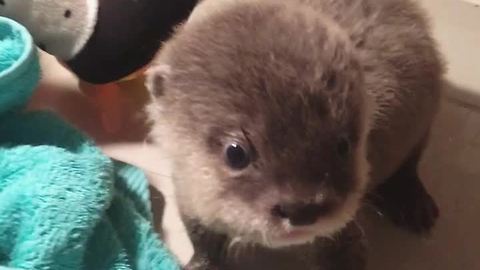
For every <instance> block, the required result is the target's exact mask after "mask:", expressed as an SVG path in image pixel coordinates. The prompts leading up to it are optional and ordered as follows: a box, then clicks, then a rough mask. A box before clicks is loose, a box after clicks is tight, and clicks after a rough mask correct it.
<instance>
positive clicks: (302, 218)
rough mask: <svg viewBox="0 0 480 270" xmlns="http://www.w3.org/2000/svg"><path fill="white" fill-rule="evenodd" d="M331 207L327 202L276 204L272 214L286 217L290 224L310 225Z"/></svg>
mask: <svg viewBox="0 0 480 270" xmlns="http://www.w3.org/2000/svg"><path fill="white" fill-rule="evenodd" d="M330 209H331V207H330V205H329V204H328V203H290V204H277V205H275V206H274V207H273V208H272V215H274V216H276V217H280V218H283V219H288V221H289V222H290V224H291V225H292V226H308V225H312V224H314V223H315V222H317V220H318V219H319V218H320V217H321V216H322V215H325V214H327V213H328V211H329V210H330Z"/></svg>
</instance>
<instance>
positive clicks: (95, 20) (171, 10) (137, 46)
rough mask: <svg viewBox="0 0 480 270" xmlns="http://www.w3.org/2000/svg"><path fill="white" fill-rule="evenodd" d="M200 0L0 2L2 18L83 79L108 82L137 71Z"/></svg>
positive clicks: (30, 0) (13, 0)
mask: <svg viewBox="0 0 480 270" xmlns="http://www.w3.org/2000/svg"><path fill="white" fill-rule="evenodd" d="M196 2H197V0H0V16H5V17H9V18H12V19H14V20H16V21H18V22H20V23H22V24H23V25H24V26H26V27H27V29H28V30H29V31H30V32H31V33H32V35H33V37H34V39H35V42H36V43H37V45H38V46H39V47H40V48H41V49H43V50H45V51H46V52H48V53H50V54H52V55H54V56H56V57H57V58H58V59H59V60H60V61H62V62H64V63H65V64H66V66H68V67H69V68H70V69H71V70H72V71H73V72H74V73H75V74H76V75H78V77H79V78H80V79H82V80H84V81H87V82H90V83H95V84H103V83H109V82H113V81H116V80H119V79H121V78H124V77H126V76H128V75H131V74H133V73H135V72H136V71H137V70H139V69H141V68H142V67H143V66H145V65H146V64H147V63H148V62H149V61H150V60H151V59H152V57H153V55H154V54H155V53H156V51H157V50H158V48H159V46H160V44H161V42H162V41H163V40H165V39H166V38H167V37H168V35H169V34H170V32H171V30H172V27H173V26H175V25H176V24H177V23H178V22H180V21H182V20H183V19H184V18H186V17H187V16H188V15H189V13H190V11H191V9H192V8H193V6H194V5H195V4H196Z"/></svg>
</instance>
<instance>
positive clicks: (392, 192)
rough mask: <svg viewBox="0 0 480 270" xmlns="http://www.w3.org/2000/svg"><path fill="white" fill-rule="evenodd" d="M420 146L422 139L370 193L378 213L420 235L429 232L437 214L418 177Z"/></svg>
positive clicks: (435, 207)
mask: <svg viewBox="0 0 480 270" xmlns="http://www.w3.org/2000/svg"><path fill="white" fill-rule="evenodd" d="M423 148H424V142H422V144H421V145H420V146H419V147H418V148H417V149H415V150H414V151H413V153H412V155H411V156H410V157H409V158H408V159H407V160H406V161H405V162H404V164H403V165H402V166H401V167H400V169H399V170H398V171H397V172H396V173H395V174H394V175H393V176H391V177H390V178H389V179H387V180H386V181H385V182H384V183H382V184H380V185H379V186H378V187H377V188H376V190H375V192H374V193H373V195H372V200H373V202H374V204H375V205H376V206H377V207H378V208H379V210H380V212H381V213H383V214H385V215H386V216H388V217H389V218H390V219H391V220H392V221H393V222H394V223H395V224H396V225H398V226H400V227H402V228H405V229H407V230H409V231H411V232H414V233H420V234H423V233H428V232H430V231H431V229H432V228H433V226H434V225H435V222H436V220H437V218H438V216H439V210H438V207H437V205H436V203H435V201H434V200H433V198H432V197H431V196H430V194H428V192H427V190H426V189H425V187H424V186H423V184H422V182H421V180H420V178H419V177H418V172H417V170H418V163H419V161H420V157H421V154H422V152H423Z"/></svg>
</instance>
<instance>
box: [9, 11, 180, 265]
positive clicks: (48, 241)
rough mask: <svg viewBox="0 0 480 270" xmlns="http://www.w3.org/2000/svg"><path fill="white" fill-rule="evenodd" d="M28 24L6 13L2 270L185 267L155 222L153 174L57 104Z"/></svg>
mask: <svg viewBox="0 0 480 270" xmlns="http://www.w3.org/2000/svg"><path fill="white" fill-rule="evenodd" d="M38 79H39V65H38V57H37V55H36V52H35V49H34V46H33V45H32V40H31V37H30V35H29V34H28V32H27V31H26V30H25V29H24V28H23V27H22V26H20V25H18V24H17V23H15V22H13V21H11V20H8V19H5V18H1V17H0V269H2V270H6V269H9V270H13V269H36V270H47V269H48V270H57V269H58V270H63V269H65V270H67V269H68V270H76V269H78V270H80V269H86V270H87V269H88V270H90V269H92V270H94V269H99V270H103V269H105V270H110V269H111V270H120V269H122V270H123V269H125V270H130V269H159V270H176V269H179V267H178V265H177V262H176V260H175V258H174V257H173V256H172V255H171V253H170V252H169V251H168V250H167V249H166V248H165V246H164V245H163V243H162V242H161V241H160V239H159V238H158V235H157V234H156V233H155V232H154V230H153V228H152V215H151V209H150V204H149V192H148V183H147V180H146V178H145V176H144V174H143V173H142V172H141V171H140V170H138V169H136V168H134V167H132V166H130V165H127V164H124V163H121V162H117V161H112V160H110V159H109V158H107V157H106V156H104V155H103V154H102V153H101V151H100V150H99V149H98V148H97V147H95V145H94V144H93V143H92V142H91V141H90V140H88V139H87V138H86V137H84V136H83V135H82V134H80V133H79V132H78V131H77V130H75V129H74V128H72V127H71V126H69V125H67V124H66V123H64V122H63V121H62V120H60V119H59V118H57V117H56V116H55V115H53V114H51V113H47V112H30V113H23V112H20V111H19V109H20V108H21V107H22V106H23V105H24V104H25V102H26V101H27V100H28V98H29V97H30V95H31V93H32V91H33V89H34V88H35V86H36V84H37V83H38Z"/></svg>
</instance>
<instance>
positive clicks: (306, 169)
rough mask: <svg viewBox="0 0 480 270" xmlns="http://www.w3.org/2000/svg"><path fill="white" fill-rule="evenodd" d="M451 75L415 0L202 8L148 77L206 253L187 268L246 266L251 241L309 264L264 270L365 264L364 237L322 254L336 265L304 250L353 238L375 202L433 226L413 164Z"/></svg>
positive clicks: (158, 126)
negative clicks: (242, 253)
mask: <svg viewBox="0 0 480 270" xmlns="http://www.w3.org/2000/svg"><path fill="white" fill-rule="evenodd" d="M442 74H443V65H442V61H441V57H440V55H439V53H438V51H437V49H436V45H435V42H434V41H433V39H432V37H431V35H430V30H429V26H428V23H427V20H426V19H425V16H424V13H423V11H422V10H421V9H420V8H419V7H418V6H417V4H416V3H414V1H410V0H284V1H275V0H205V1H203V2H201V3H200V4H199V5H198V6H197V7H196V9H195V10H194V12H193V13H192V15H191V17H190V18H189V20H188V21H187V22H185V23H184V24H183V25H182V26H180V27H179V29H178V30H177V32H176V33H175V35H174V36H173V37H172V39H171V40H169V41H168V42H167V43H166V44H165V45H164V47H163V48H162V50H161V52H160V53H159V55H158V57H157V59H156V61H155V63H154V67H153V68H152V69H151V71H150V75H149V78H148V81H149V83H148V86H149V88H150V89H151V91H152V93H153V98H154V102H153V103H152V106H151V108H150V110H149V111H150V115H151V119H152V120H153V122H154V131H153V133H152V134H153V136H154V137H155V138H156V139H157V141H158V142H159V144H160V146H161V148H162V149H163V151H165V152H166V153H167V156H169V157H170V158H171V166H172V174H173V178H174V183H175V186H176V193H177V196H178V202H179V208H180V211H181V213H182V215H183V217H184V221H185V222H186V224H187V227H189V230H190V232H191V235H192V240H193V243H194V246H195V249H196V255H195V257H194V259H193V260H192V262H191V264H190V266H189V267H190V268H191V269H242V267H239V268H236V267H237V266H233V265H234V264H235V263H231V261H232V260H229V259H228V258H230V257H231V256H229V253H232V252H231V249H229V248H225V247H229V245H230V246H242V245H250V244H252V245H254V246H255V247H254V248H253V249H254V250H255V249H256V250H263V251H264V253H269V252H271V253H275V252H277V251H278V252H277V255H278V254H283V253H282V252H284V251H285V250H289V254H294V253H295V252H293V251H292V250H294V249H298V250H302V251H301V253H302V254H304V255H305V258H304V259H302V262H298V263H297V264H296V265H295V266H293V268H288V267H287V268H275V267H280V266H278V265H277V266H275V267H274V266H268V267H265V264H262V263H258V265H263V266H259V267H258V269H322V270H326V269H362V268H363V267H364V263H363V260H362V259H361V258H360V257H361V256H363V255H360V254H363V253H362V252H360V251H359V250H361V249H362V248H361V246H362V245H359V244H358V241H357V240H361V237H358V235H359V234H358V233H353V235H356V236H355V237H346V238H348V239H350V240H349V241H343V240H339V241H337V245H338V246H336V247H335V248H327V249H325V250H330V251H332V250H333V251H332V252H334V253H335V254H342V255H341V256H340V255H339V256H330V258H339V259H338V260H337V262H334V263H332V262H325V260H323V259H324V258H323V257H322V256H321V255H319V253H322V252H307V251H306V250H315V249H316V248H319V246H323V247H325V245H326V246H329V245H328V244H325V243H327V242H328V241H333V240H328V238H329V237H334V239H344V238H345V237H344V236H345V235H347V236H348V235H352V233H351V232H352V230H353V231H355V228H354V227H355V226H353V227H352V225H349V224H350V222H351V221H352V220H353V219H354V217H355V214H356V213H357V211H358V210H359V208H360V207H361V205H362V201H363V199H366V198H369V197H371V198H373V199H372V200H373V202H374V203H375V205H376V206H378V208H379V209H380V210H381V211H382V212H384V213H385V214H386V215H387V216H389V217H391V219H392V220H393V221H394V222H395V223H397V224H398V225H400V226H403V227H404V228H407V229H409V230H411V231H413V232H418V233H422V232H427V231H429V230H430V229H431V228H432V226H433V225H434V221H435V219H436V218H437V216H438V210H437V207H436V205H435V203H434V201H433V200H432V198H431V197H430V196H429V194H428V193H427V192H426V190H425V188H424V187H423V185H422V184H421V182H420V180H419V178H418V176H417V164H418V161H419V159H420V157H421V153H422V149H423V147H424V145H425V141H426V139H427V138H428V133H429V129H430V125H431V122H432V119H433V117H434V115H435V113H436V111H437V107H438V103H439V97H440V92H441V91H440V89H441V78H442ZM352 228H353V229H352ZM335 237H337V238H335ZM326 239H327V240H326ZM352 239H356V240H355V241H353V240H352ZM312 242H314V243H313V244H310V243H312ZM334 242H335V241H334ZM232 243H238V245H233V244H232ZM231 244H232V245H231ZM212 250H213V251H212ZM225 251H227V252H226V253H224V252H225ZM330 251H329V252H330ZM264 253H262V251H259V253H258V252H257V253H256V254H264ZM322 254H328V252H323V253H322ZM347 254H355V255H359V259H352V260H349V261H351V262H355V263H345V261H346V259H345V258H346V257H347ZM281 256H283V255H281ZM352 256H353V255H352ZM257 257H262V258H261V260H263V261H265V258H266V257H267V256H257ZM273 257H274V256H273ZM322 260H323V262H322ZM271 261H273V260H271ZM299 264H300V265H299ZM302 264H303V265H302ZM327 265H330V266H327ZM341 265H342V266H341ZM243 269H254V268H250V267H248V268H243Z"/></svg>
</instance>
